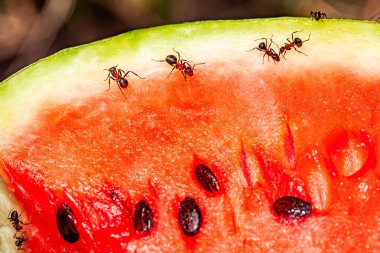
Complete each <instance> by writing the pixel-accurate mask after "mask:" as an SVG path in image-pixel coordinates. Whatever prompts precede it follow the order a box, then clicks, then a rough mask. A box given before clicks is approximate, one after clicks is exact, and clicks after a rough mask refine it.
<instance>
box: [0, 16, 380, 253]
mask: <svg viewBox="0 0 380 253" xmlns="http://www.w3.org/2000/svg"><path fill="white" fill-rule="evenodd" d="M229 22H230V23H229ZM323 22H324V23H323V24H320V23H316V22H315V21H314V22H312V21H306V20H303V19H300V20H297V19H296V20H294V21H292V20H291V19H283V20H279V19H274V20H261V21H240V22H238V21H235V22H233V21H225V23H223V22H220V23H219V22H210V23H205V24H201V25H200V28H198V27H197V26H196V25H195V24H187V25H183V26H178V31H177V32H176V34H175V36H174V34H172V33H171V32H172V30H175V29H174V28H173V27H167V28H162V30H161V31H159V30H154V29H153V30H150V31H149V36H151V37H149V38H142V37H139V34H138V32H136V33H135V34H134V33H131V34H129V35H125V37H118V38H115V40H116V42H118V43H116V42H115V41H114V42H112V39H111V40H109V41H105V42H103V44H104V45H103V44H99V43H98V44H94V45H90V46H89V47H90V48H91V49H97V50H98V51H100V53H99V55H98V54H95V55H94V54H93V55H92V58H91V57H89V55H88V53H86V52H87V51H86V50H88V51H90V48H89V49H87V48H83V49H80V50H79V49H78V53H77V52H72V54H74V56H75V57H74V56H72V57H71V58H70V57H68V56H66V55H62V56H61V57H63V59H62V61H60V63H56V66H54V67H55V71H54V73H53V74H54V75H53V74H51V75H53V76H52V79H53V80H52V81H50V82H49V79H45V78H46V77H44V76H41V75H40V72H39V69H41V68H42V67H46V66H47V65H48V63H49V62H46V63H44V62H41V63H39V64H40V66H38V64H36V65H35V66H32V67H31V68H29V69H27V70H25V74H24V76H25V77H24V78H23V77H22V75H21V74H20V76H19V77H17V76H16V77H15V78H14V79H9V80H7V82H8V83H7V82H6V86H5V88H3V90H4V92H5V93H6V94H7V92H8V93H9V94H11V93H12V94H16V95H15V97H16V98H18V100H17V101H20V103H21V106H20V105H19V106H18V107H21V108H22V110H21V109H20V108H18V109H15V106H13V104H12V105H9V106H8V107H7V109H6V110H4V109H3V112H2V113H1V114H0V115H2V117H10V116H9V113H8V112H9V111H10V112H12V113H13V112H14V113H13V114H12V115H16V116H12V117H13V121H12V122H13V124H12V126H17V127H16V130H14V128H12V129H11V127H8V126H7V125H6V123H2V128H3V129H4V131H3V132H5V133H6V136H5V137H6V138H5V140H11V141H7V142H6V141H5V140H4V141H3V145H2V146H1V156H2V160H3V172H2V175H3V177H4V178H5V180H6V181H7V182H8V183H10V184H11V186H10V188H11V190H12V191H13V192H14V195H15V197H16V199H17V200H18V201H19V202H20V203H22V206H23V209H25V214H26V216H27V217H28V219H29V220H30V221H31V222H32V223H33V224H30V225H28V226H27V227H26V231H27V235H28V238H29V241H28V245H27V246H25V247H27V248H28V249H30V250H31V251H32V252H43V251H44V250H46V249H49V250H51V251H52V252H62V251H65V250H66V251H69V252H90V251H91V250H93V251H94V252H122V251H138V252H152V251H162V252H169V251H172V252H173V251H175V252H185V251H197V252H204V251H208V250H211V249H213V250H215V251H222V250H226V249H227V251H230V252H252V251H263V252H265V251H268V250H270V249H275V250H278V251H286V250H288V251H291V250H294V249H296V250H299V251H300V252H302V251H305V250H307V249H308V250H310V249H321V250H337V249H339V250H342V251H350V250H353V249H363V250H365V249H370V250H376V249H379V247H380V246H379V245H378V239H379V235H380V231H378V227H379V224H378V220H379V216H380V213H379V211H378V210H377V208H376V203H378V200H379V198H380V196H379V181H378V177H379V176H378V172H379V169H378V165H377V159H376V158H377V157H378V155H377V153H378V148H377V146H376V143H378V142H379V134H378V126H379V122H378V109H379V95H378V89H379V88H378V87H379V84H380V78H379V77H378V76H377V74H376V71H377V70H378V67H377V66H376V65H375V64H374V63H373V61H376V60H378V58H380V56H377V55H374V54H373V50H375V46H374V45H375V44H376V43H378V42H379V39H378V38H374V36H370V35H371V34H372V35H373V34H374V33H375V32H372V33H371V32H370V31H369V33H370V35H364V36H363V35H362V36H361V37H360V36H359V35H358V37H357V40H354V41H351V43H352V45H353V47H354V48H355V49H357V52H352V50H351V51H349V52H347V51H344V50H347V49H346V48H345V47H343V46H342V45H341V44H338V42H339V43H341V42H342V41H345V40H347V36H348V35H347V34H352V33H353V31H355V29H356V30H359V29H363V27H365V28H367V30H369V29H370V28H371V29H373V30H376V29H377V30H376V31H378V30H379V28H378V27H377V26H375V25H374V24H367V23H360V22H358V23H355V22H354V21H351V22H352V23H349V22H348V21H328V20H326V21H325V20H324V21H323ZM339 22H341V23H339ZM345 22H347V23H345ZM278 23H283V24H282V25H281V26H279V27H276V26H274V25H275V24H278ZM338 24H339V27H342V28H341V33H339V34H331V33H330V32H328V30H329V29H331V27H334V26H336V27H338ZM226 25H229V26H231V28H235V30H234V31H231V32H227V33H226V34H222V35H221V34H220V31H221V30H224V29H226V28H225V26H226ZM346 26H347V28H346ZM222 27H223V28H222ZM264 27H265V28H264ZM348 27H349V28H348ZM254 28H256V30H255V29H254ZM269 28H270V29H269ZM165 29H166V30H165ZM260 29H261V30H260ZM190 30H191V31H192V33H189V31H190ZM230 30H233V29H230ZM296 30H302V33H301V34H300V35H299V36H304V37H305V38H307V36H308V35H309V34H311V38H310V41H308V42H307V44H305V45H304V46H303V47H302V51H303V52H304V53H305V54H306V55H303V54H299V53H297V52H295V51H289V52H287V54H286V60H284V59H281V61H280V62H279V63H277V64H276V65H275V64H274V63H273V62H272V61H270V62H268V61H267V60H266V59H265V61H264V64H262V55H263V54H262V52H258V51H254V52H246V51H247V50H249V49H251V48H252V47H254V46H257V45H256V44H257V41H256V42H255V41H254V40H255V39H259V38H262V37H267V38H270V36H271V35H272V34H274V36H273V40H275V41H276V42H277V43H280V41H286V40H285V38H287V37H289V36H290V35H291V33H292V32H294V31H296ZM351 30H353V31H351ZM195 31H197V32H195ZM218 31H219V33H218ZM242 31H244V33H242ZM247 31H249V32H250V33H248V32H247ZM163 33H164V34H165V36H162V34H163ZM194 34H196V36H195V35H194ZM206 34H207V36H206ZM160 35H161V37H162V38H163V39H162V40H163V41H162V42H160V43H158V44H159V46H155V45H150V44H149V45H148V41H150V40H154V38H156V37H159V36H160ZM363 37H364V38H363ZM368 37H371V39H368ZM175 38H176V39H178V38H180V41H181V42H180V43H179V44H178V43H177V44H175V41H176V39H175ZM206 38H207V40H206ZM366 38H367V39H368V40H366ZM221 39H222V40H221ZM137 41H139V43H138V46H137ZM121 42H123V43H124V44H123V43H121ZM127 42H128V43H127ZM327 42H328V43H327ZM364 42H365V43H366V45H367V46H366V47H360V46H359V45H362V44H363V43H364ZM112 43H115V45H116V44H117V48H118V49H119V51H118V52H119V54H116V53H114V51H112V50H111V51H112V52H113V53H110V52H109V51H110V49H112V48H110V47H111V45H113V44H112ZM115 45H114V47H116V46H115ZM121 45H126V46H125V48H124V47H123V46H121ZM163 45H164V46H165V47H163ZM174 46H175V49H176V50H178V51H179V52H181V56H182V57H183V58H184V59H189V60H191V61H194V62H205V63H206V64H204V65H200V66H197V68H196V70H194V75H193V76H192V77H191V78H188V80H184V78H183V76H182V75H181V73H180V72H178V71H174V72H173V74H172V75H171V76H170V77H168V78H167V75H168V73H169V72H170V70H171V67H170V66H168V65H165V64H164V63H158V62H154V61H152V60H151V59H163V58H165V56H166V55H168V54H172V53H173V51H172V48H173V47H174ZM103 47H104V49H103ZM128 47H133V49H134V50H133V53H129V51H128V49H130V48H128ZM158 47H160V49H158ZM194 47H196V48H197V50H195V49H193V48H194ZM210 48H213V50H210ZM371 48H372V50H371ZM106 49H107V50H106ZM222 49H223V50H222ZM342 51H343V52H342ZM105 52H106V53H107V55H104V54H106V53H105ZM62 54H63V53H62ZM67 54H68V55H70V51H68V53H67ZM58 56H59V55H57V56H56V57H58ZM369 57H370V58H369ZM51 59H52V58H49V59H47V61H53V60H51ZM81 59H82V60H83V59H86V60H88V59H91V60H92V61H88V62H87V64H84V61H81ZM347 59H349V60H347ZM368 59H370V60H369V62H368V61H367V60H368ZM141 62H142V63H143V64H139V63H141ZM44 64H45V65H44ZM115 64H119V65H120V66H121V65H123V66H125V68H130V69H134V71H136V72H137V73H139V74H141V75H142V76H144V77H145V79H141V80H140V79H138V78H133V77H131V78H130V79H129V82H130V83H129V86H128V88H127V89H126V90H124V92H125V95H126V98H124V97H123V95H122V94H121V93H120V91H119V90H118V88H117V87H116V86H113V87H112V89H111V91H108V92H106V91H105V90H106V89H107V86H108V83H107V82H105V81H103V80H104V78H105V76H106V75H107V73H106V72H104V71H103V69H105V68H109V67H111V66H114V65H115ZM33 68H34V70H33ZM77 69H78V70H77ZM45 70H46V68H45ZM28 71H29V72H28ZM47 73H51V72H49V71H47ZM65 74H67V76H68V77H67V78H66V80H65V79H63V80H59V79H58V78H57V76H56V75H60V76H61V75H65ZM17 78H18V79H17ZM54 78H55V79H54ZM61 78H62V77H61ZM21 81H24V82H27V81H29V82H32V83H36V84H34V85H31V86H27V87H26V86H25V85H22V84H17V83H18V82H20V83H21ZM12 83H13V84H12ZM15 83H16V84H15ZM11 84H12V86H11ZM17 85H18V86H20V87H22V88H23V89H21V91H18V92H16V91H14V89H15V88H13V87H16V86H17ZM34 87H36V88H34ZM41 87H44V88H46V90H47V91H49V93H48V94H45V92H46V90H44V91H41ZM52 87H53V88H52ZM19 89H20V88H19ZM34 89H35V90H34ZM25 90H26V91H28V92H25ZM73 90H74V91H75V92H76V93H74V94H72V91H73ZM69 91H70V92H69ZM28 95H29V96H31V101H33V102H32V103H31V104H32V105H31V106H30V107H26V106H25V107H22V104H23V103H25V101H24V100H22V99H21V98H24V97H26V96H28ZM7 99H8V98H5V101H7ZM27 113H28V115H31V116H30V119H28V120H25V119H24V118H23V119H19V118H18V117H20V116H18V115H25V114H27ZM4 115H5V116H4ZM200 164H201V165H204V166H207V167H208V168H209V169H210V170H211V171H212V173H213V174H214V176H215V178H217V180H218V190H216V191H214V192H210V191H209V190H207V189H206V188H207V187H204V186H203V185H202V183H201V182H200V181H202V180H199V178H198V177H197V175H196V172H195V171H196V168H197V166H198V165H200ZM211 177H212V176H211ZM287 196H291V197H294V198H292V199H286V200H287V201H285V202H287V203H296V204H297V203H301V202H299V201H298V200H297V199H301V200H302V201H305V202H307V203H310V204H311V205H312V212H311V213H310V214H308V215H307V216H306V217H303V218H300V219H296V220H295V221H293V220H291V221H289V220H287V219H284V218H283V217H282V216H281V215H278V213H276V211H275V210H274V204H275V202H276V200H278V199H280V198H282V197H287ZM295 198H297V199H295ZM189 199H190V201H187V202H185V203H187V205H185V206H186V208H187V209H186V210H187V212H185V213H188V215H190V216H191V217H193V218H194V219H198V220H199V221H198V223H195V224H191V226H192V227H191V228H189V226H187V225H189V224H187V225H186V226H185V227H188V228H189V231H190V230H191V231H195V232H190V234H191V235H189V234H186V233H187V232H186V231H185V230H184V226H183V225H182V223H181V222H180V221H179V219H180V215H179V214H180V213H181V207H182V205H181V203H183V201H185V200H189ZM193 200H194V201H193ZM139 201H145V202H146V203H147V204H148V205H149V209H150V210H151V212H149V209H148V208H147V207H146V206H145V205H144V206H143V207H145V209H144V210H148V211H145V212H146V213H145V214H147V216H146V217H148V219H147V220H146V223H145V224H150V223H149V222H152V223H151V224H153V225H152V226H150V225H141V224H142V223H141V224H140V225H141V226H143V227H146V228H149V229H146V230H145V231H140V230H139V229H136V224H135V223H136V222H135V221H134V218H135V217H136V212H135V210H136V205H137V204H138V203H139ZM64 205H67V206H69V207H70V209H71V210H72V212H73V213H74V215H75V222H76V223H75V227H76V229H77V231H78V233H79V235H80V237H79V240H78V241H76V242H75V243H70V242H67V241H65V240H64V238H62V235H61V234H60V233H59V230H58V228H57V218H56V213H57V208H58V207H60V206H64ZM297 205H301V206H306V207H307V206H308V205H307V204H303V203H301V204H297ZM139 210H140V209H139ZM305 210H306V211H307V210H309V209H308V208H305V209H304V211H305ZM138 213H142V211H141V212H138ZM65 217H66V216H65ZM65 219H66V218H65ZM137 223H138V222H137ZM197 224H198V225H199V226H200V227H199V231H198V230H197ZM185 229H187V228H185ZM352 231H356V233H355V234H352ZM192 233H195V234H194V235H192Z"/></svg>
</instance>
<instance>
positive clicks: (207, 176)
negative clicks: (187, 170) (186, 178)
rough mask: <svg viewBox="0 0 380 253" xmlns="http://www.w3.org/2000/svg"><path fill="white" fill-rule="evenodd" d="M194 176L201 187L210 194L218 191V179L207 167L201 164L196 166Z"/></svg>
mask: <svg viewBox="0 0 380 253" xmlns="http://www.w3.org/2000/svg"><path fill="white" fill-rule="evenodd" d="M195 175H196V177H197V180H198V182H199V183H200V184H201V186H202V187H203V188H204V189H205V190H206V191H209V192H211V193H213V192H216V191H218V190H219V183H218V179H217V178H216V176H215V174H214V173H213V172H212V171H211V169H210V168H209V167H207V166H206V165H203V164H198V165H197V166H196V167H195Z"/></svg>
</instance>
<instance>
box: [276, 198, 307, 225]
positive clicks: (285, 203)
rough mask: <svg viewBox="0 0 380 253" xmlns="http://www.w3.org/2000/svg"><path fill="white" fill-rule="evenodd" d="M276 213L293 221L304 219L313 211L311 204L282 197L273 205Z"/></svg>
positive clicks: (298, 199) (297, 199)
mask: <svg viewBox="0 0 380 253" xmlns="http://www.w3.org/2000/svg"><path fill="white" fill-rule="evenodd" d="M273 209H274V211H275V212H276V213H277V214H278V215H279V216H281V217H284V218H287V219H290V220H293V219H297V218H303V217H305V216H307V215H309V214H310V213H311V211H312V206H311V204H310V203H309V202H306V201H303V200H302V199H300V198H297V197H293V196H286V197H281V198H279V199H278V200H276V202H274V204H273Z"/></svg>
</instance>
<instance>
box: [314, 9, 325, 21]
mask: <svg viewBox="0 0 380 253" xmlns="http://www.w3.org/2000/svg"><path fill="white" fill-rule="evenodd" d="M310 17H311V18H312V19H313V18H314V19H315V20H316V21H318V20H322V19H323V18H327V16H326V13H324V12H320V11H316V12H313V11H310Z"/></svg>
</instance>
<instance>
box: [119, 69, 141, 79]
mask: <svg viewBox="0 0 380 253" xmlns="http://www.w3.org/2000/svg"><path fill="white" fill-rule="evenodd" d="M129 73H132V74H134V75H135V76H137V77H140V79H145V77H141V76H139V75H138V74H136V73H135V72H133V71H132V70H129V71H127V73H125V74H124V76H123V77H126V76H128V74H129Z"/></svg>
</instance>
